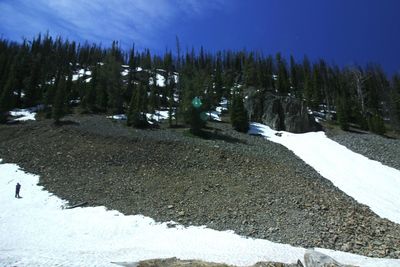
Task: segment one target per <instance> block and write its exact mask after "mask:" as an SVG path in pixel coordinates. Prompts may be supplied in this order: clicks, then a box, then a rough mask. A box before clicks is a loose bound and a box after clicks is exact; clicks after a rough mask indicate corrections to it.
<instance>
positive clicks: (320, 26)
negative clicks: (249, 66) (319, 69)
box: [0, 0, 400, 74]
mask: <svg viewBox="0 0 400 267" xmlns="http://www.w3.org/2000/svg"><path fill="white" fill-rule="evenodd" d="M399 10H400V1H398V0H347V1H346V0H301V1H300V0H132V1H129V0H107V1H106V0H104V1H102V0H91V1H87V0H86V1H85V0H35V1H31V0H0V14H1V16H0V34H1V35H2V36H3V38H8V39H12V40H17V41H19V40H21V39H22V37H23V36H24V37H27V38H31V37H32V36H34V35H35V34H36V33H38V32H46V31H47V30H49V32H50V33H51V34H54V35H57V34H60V35H62V36H65V37H68V38H69V39H75V40H77V41H83V40H88V41H89V42H95V43H100V42H101V43H102V44H103V45H104V46H106V45H109V44H110V43H111V41H112V40H119V41H120V42H121V43H122V45H123V46H126V47H128V46H129V47H130V46H131V44H132V43H133V42H135V44H136V46H137V47H138V48H144V47H147V48H150V49H152V50H153V51H156V52H162V51H164V50H165V49H166V48H167V47H168V48H170V49H173V50H174V49H175V36H176V35H177V36H179V38H180V42H181V46H182V48H183V49H185V48H186V47H187V48H189V49H190V48H191V47H192V46H194V47H196V48H198V47H200V45H203V46H204V47H205V48H206V49H208V50H211V51H215V50H218V49H234V50H238V49H242V48H246V49H247V50H258V51H262V52H263V53H265V54H275V53H276V52H278V51H280V52H282V53H283V54H284V55H285V56H286V57H288V56H289V55H290V54H293V55H294V56H295V58H296V59H299V60H301V59H302V58H303V55H305V54H306V55H308V56H309V57H310V58H311V59H317V58H320V57H321V58H324V59H326V60H327V61H328V62H330V63H337V64H339V65H341V66H344V65H351V64H355V63H358V64H362V65H364V64H366V63H367V62H375V63H378V64H381V65H382V66H383V67H384V69H385V70H386V71H387V72H388V73H390V74H392V73H395V72H397V73H400V53H399V49H400V15H398V14H399Z"/></svg>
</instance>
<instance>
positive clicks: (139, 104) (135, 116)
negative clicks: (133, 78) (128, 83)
mask: <svg viewBox="0 0 400 267" xmlns="http://www.w3.org/2000/svg"><path fill="white" fill-rule="evenodd" d="M144 92H145V89H144V87H143V85H142V84H139V86H138V88H137V89H136V88H134V91H133V92H132V98H131V101H130V103H129V109H128V118H127V125H128V126H133V127H136V128H144V127H146V126H147V125H148V123H147V118H146V113H145V112H144V111H143V109H144V98H143V95H144Z"/></svg>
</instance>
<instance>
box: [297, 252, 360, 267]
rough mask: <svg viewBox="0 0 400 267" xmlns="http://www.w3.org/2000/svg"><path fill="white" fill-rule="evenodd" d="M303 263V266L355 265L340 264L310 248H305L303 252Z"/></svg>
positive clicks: (350, 266) (336, 266) (344, 266)
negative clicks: (305, 250)
mask: <svg viewBox="0 0 400 267" xmlns="http://www.w3.org/2000/svg"><path fill="white" fill-rule="evenodd" d="M304 263H305V267H356V266H353V265H344V264H341V263H339V262H337V261H335V260H334V259H332V258H331V257H329V256H327V255H325V254H323V253H321V252H318V251H315V250H312V249H309V250H307V252H306V253H305V254H304Z"/></svg>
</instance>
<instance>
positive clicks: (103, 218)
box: [0, 164, 400, 267]
mask: <svg viewBox="0 0 400 267" xmlns="http://www.w3.org/2000/svg"><path fill="white" fill-rule="evenodd" d="M38 181H39V177H38V176H36V175H33V174H29V173H25V172H24V171H22V170H21V169H19V168H18V166H17V165H15V164H0V203H1V205H0V266H19V267H24V266H76V267H79V266H110V267H112V266H115V265H114V264H111V262H133V261H140V260H144V259H150V258H166V257H178V258H180V259H200V260H206V261H213V262H223V263H228V264H236V265H250V264H254V263H256V262H257V261H279V262H286V263H294V262H296V261H297V259H302V258H303V254H304V252H305V249H303V248H296V247H292V246H289V245H285V244H277V243H273V242H270V241H267V240H261V239H250V238H244V237H241V236H238V235H236V234H234V233H233V232H230V231H225V232H220V231H215V230H211V229H207V228H205V227H189V228H184V227H182V226H179V225H177V226H176V228H168V226H167V224H166V223H162V224H160V223H156V222H154V220H152V219H151V218H148V217H144V216H141V215H135V216H124V215H122V214H121V213H119V212H117V211H109V210H106V209H105V208H104V207H95V208H93V207H90V208H75V209H63V206H65V205H66V203H65V202H64V201H62V200H61V199H59V198H57V197H56V196H54V195H52V194H49V193H48V192H47V191H44V190H43V188H42V187H41V186H38V185H37V183H38ZM17 182H19V183H20V184H21V185H22V187H21V192H20V195H21V196H22V197H23V198H21V199H16V198H14V188H15V184H16V183H17ZM167 204H168V203H165V205H167ZM318 251H321V252H323V253H325V254H328V255H330V256H332V257H333V258H335V259H336V260H338V261H340V262H343V263H348V264H355V265H360V266H366V267H368V266H374V267H379V266H382V267H383V266H392V267H395V266H400V260H390V259H373V258H367V257H362V256H358V255H353V254H349V253H344V252H335V251H330V250H323V249H318Z"/></svg>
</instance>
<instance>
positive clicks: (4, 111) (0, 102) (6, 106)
mask: <svg viewBox="0 0 400 267" xmlns="http://www.w3.org/2000/svg"><path fill="white" fill-rule="evenodd" d="M11 84H12V79H9V81H8V82H7V84H6V86H5V87H4V89H3V90H2V91H1V92H0V123H6V122H7V117H8V111H9V110H10V109H11V108H12V106H13V104H12V102H13V101H12V98H13V90H12V85H11Z"/></svg>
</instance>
